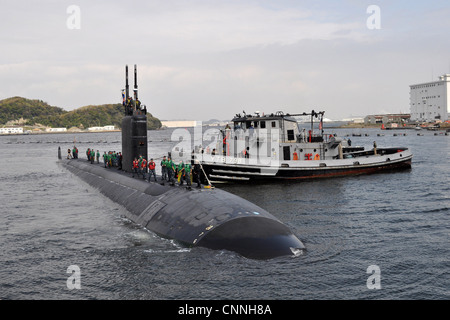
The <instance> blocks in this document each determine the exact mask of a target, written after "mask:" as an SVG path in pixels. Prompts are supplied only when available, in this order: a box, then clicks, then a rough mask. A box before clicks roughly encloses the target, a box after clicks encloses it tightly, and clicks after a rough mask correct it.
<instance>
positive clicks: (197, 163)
mask: <svg viewBox="0 0 450 320" xmlns="http://www.w3.org/2000/svg"><path fill="white" fill-rule="evenodd" d="M200 170H201V167H200V161H198V160H195V162H194V169H193V171H192V173H193V175H194V180H197V188H201V187H202V185H201V181H200Z"/></svg>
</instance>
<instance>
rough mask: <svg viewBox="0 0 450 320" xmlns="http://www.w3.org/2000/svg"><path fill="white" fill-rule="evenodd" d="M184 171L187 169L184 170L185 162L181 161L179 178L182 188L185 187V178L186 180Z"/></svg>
mask: <svg viewBox="0 0 450 320" xmlns="http://www.w3.org/2000/svg"><path fill="white" fill-rule="evenodd" d="M184 169H185V168H184V162H183V161H181V162H180V163H179V164H178V174H179V177H180V186H182V185H183V181H184V180H185V178H186V176H185V175H184V173H185V171H184Z"/></svg>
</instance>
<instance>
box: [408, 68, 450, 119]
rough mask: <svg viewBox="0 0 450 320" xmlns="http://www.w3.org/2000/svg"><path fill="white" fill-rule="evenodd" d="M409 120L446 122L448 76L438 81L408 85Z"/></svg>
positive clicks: (449, 105) (449, 99) (449, 111)
mask: <svg viewBox="0 0 450 320" xmlns="http://www.w3.org/2000/svg"><path fill="white" fill-rule="evenodd" d="M409 88H410V97H409V99H410V100H409V101H410V102H409V103H410V110H411V120H412V121H419V122H434V121H437V120H441V121H447V120H449V115H450V95H449V93H450V90H449V89H450V74H444V75H442V76H440V77H439V81H435V82H426V83H420V84H414V85H410V86H409Z"/></svg>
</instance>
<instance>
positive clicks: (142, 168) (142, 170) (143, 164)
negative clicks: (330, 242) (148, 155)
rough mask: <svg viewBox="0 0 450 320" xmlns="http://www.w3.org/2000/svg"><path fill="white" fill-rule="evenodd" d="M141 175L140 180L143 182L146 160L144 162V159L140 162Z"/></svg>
mask: <svg viewBox="0 0 450 320" xmlns="http://www.w3.org/2000/svg"><path fill="white" fill-rule="evenodd" d="M141 173H142V179H144V180H145V176H146V173H147V160H145V159H144V158H142V161H141Z"/></svg>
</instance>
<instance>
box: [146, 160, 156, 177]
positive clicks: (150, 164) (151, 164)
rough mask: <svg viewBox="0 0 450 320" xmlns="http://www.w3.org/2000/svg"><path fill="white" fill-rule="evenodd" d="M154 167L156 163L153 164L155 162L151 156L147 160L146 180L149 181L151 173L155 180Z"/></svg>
mask: <svg viewBox="0 0 450 320" xmlns="http://www.w3.org/2000/svg"><path fill="white" fill-rule="evenodd" d="M155 167H156V164H155V162H154V161H153V158H152V159H150V161H149V162H148V182H150V180H151V177H152V175H153V177H155V182H157V180H156V172H155Z"/></svg>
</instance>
